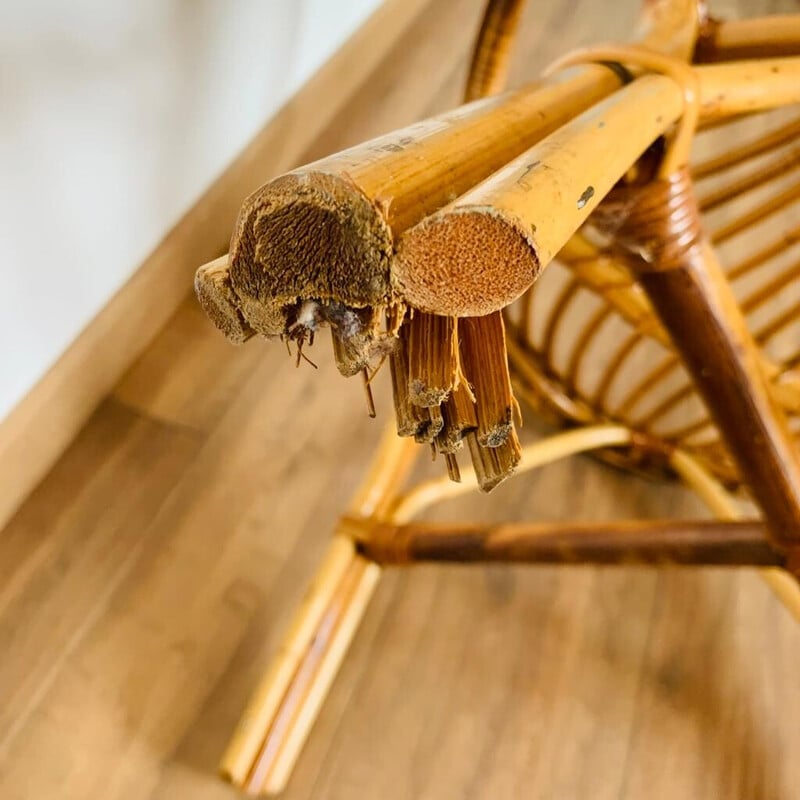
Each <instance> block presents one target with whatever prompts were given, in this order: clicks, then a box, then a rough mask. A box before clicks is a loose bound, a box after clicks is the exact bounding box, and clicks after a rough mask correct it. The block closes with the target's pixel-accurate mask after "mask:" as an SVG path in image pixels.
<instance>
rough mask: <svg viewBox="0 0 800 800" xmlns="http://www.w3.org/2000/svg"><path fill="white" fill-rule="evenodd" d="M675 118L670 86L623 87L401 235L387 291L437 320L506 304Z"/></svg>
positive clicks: (655, 81)
mask: <svg viewBox="0 0 800 800" xmlns="http://www.w3.org/2000/svg"><path fill="white" fill-rule="evenodd" d="M682 111H683V95H682V92H681V90H680V88H679V87H678V85H677V84H676V83H675V82H674V81H673V80H671V79H670V78H666V77H664V76H659V75H647V76H645V77H642V78H639V79H637V80H635V81H633V82H632V83H631V84H629V85H628V86H626V87H625V88H623V89H620V90H619V91H618V92H616V93H615V94H613V95H612V96H611V97H609V98H607V99H606V100H603V101H602V102H600V103H598V104H597V105H596V106H594V107H593V108H591V109H589V110H588V111H585V112H584V113H583V114H581V115H580V116H578V117H576V118H574V119H573V120H571V121H570V122H568V123H567V124H565V125H564V126H563V127H561V128H559V129H558V130H557V131H556V132H555V133H552V134H550V135H549V136H548V137H547V138H545V139H543V140H542V141H541V142H539V143H538V144H536V145H534V146H533V147H532V148H531V149H530V150H528V151H527V152H525V153H523V154H522V155H520V156H519V157H518V158H516V159H514V160H513V161H511V162H510V163H509V164H507V165H506V166H504V167H503V168H502V169H500V170H498V171H497V172H496V173H494V175H492V176H491V177H489V178H488V179H486V180H485V181H483V182H482V183H480V184H479V185H477V186H476V187H475V188H473V189H471V190H470V191H469V192H467V193H466V194H464V195H463V196H461V197H460V198H458V199H457V200H455V201H454V202H452V203H450V204H449V205H447V206H445V207H444V208H443V209H441V210H440V211H439V212H438V213H436V214H435V215H433V217H432V218H430V219H427V220H424V221H423V222H422V223H420V224H419V225H416V226H415V227H414V228H412V229H410V230H409V231H406V233H405V234H404V235H403V236H402V237H401V239H400V241H399V243H398V247H397V261H396V263H395V283H396V285H398V286H400V287H402V292H403V293H405V294H407V296H408V300H409V302H410V303H411V304H412V305H416V304H420V305H421V306H422V307H424V308H426V309H427V310H429V311H432V312H435V313H440V314H458V315H476V314H479V313H480V314H486V313H488V312H490V311H493V310H499V309H501V308H503V307H504V306H506V305H508V303H509V302H511V301H512V300H514V299H516V297H518V296H519V295H521V294H522V293H523V292H524V291H525V290H526V289H527V288H528V287H529V286H530V285H531V284H532V283H533V281H534V280H535V278H536V277H537V275H538V274H539V272H540V270H541V269H543V268H544V267H545V266H546V265H547V264H548V263H549V262H550V260H551V259H552V258H553V257H554V256H555V255H556V253H558V251H559V250H560V249H561V248H562V247H563V246H564V245H565V244H566V243H567V241H568V240H569V238H570V237H571V236H572V235H573V234H574V233H575V231H576V230H577V229H578V228H579V227H580V226H581V225H582V224H583V223H584V222H585V221H586V219H587V218H588V217H589V214H590V213H591V212H592V211H593V210H594V209H595V208H596V206H597V205H598V203H599V202H600V201H601V200H602V199H603V198H604V197H605V196H606V194H607V193H608V192H609V190H610V189H611V188H612V187H613V186H614V184H615V183H616V182H617V181H618V180H619V179H620V178H621V177H622V176H623V175H624V174H625V173H626V171H627V170H628V169H629V168H630V167H631V165H632V164H633V163H634V162H635V161H636V160H637V159H638V158H639V157H640V156H641V154H642V153H643V152H644V151H645V150H646V149H647V148H648V147H649V146H650V145H651V144H652V143H653V141H655V140H656V139H657V138H658V137H659V136H660V135H662V134H663V133H664V132H665V131H666V130H667V129H668V128H669V127H670V125H672V123H673V122H675V120H677V119H678V118H679V117H680V115H681V113H682Z"/></svg>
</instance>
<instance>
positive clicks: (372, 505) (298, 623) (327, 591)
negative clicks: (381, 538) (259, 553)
mask: <svg viewBox="0 0 800 800" xmlns="http://www.w3.org/2000/svg"><path fill="white" fill-rule="evenodd" d="M415 457H416V450H415V448H414V446H413V443H412V442H409V441H408V440H406V439H399V438H398V437H397V436H396V435H395V432H394V430H387V432H386V433H385V434H384V437H383V439H382V442H381V445H380V447H379V449H378V452H377V454H376V458H375V460H374V462H373V465H372V467H371V469H370V471H369V473H368V474H367V476H366V478H365V479H364V481H363V483H362V485H361V487H360V489H359V490H358V492H357V493H356V495H355V497H354V498H353V501H352V503H351V506H350V508H351V513H353V514H357V515H359V516H377V517H380V516H381V515H383V514H384V513H385V511H386V509H387V508H388V505H389V503H390V501H391V497H392V493H393V491H394V490H396V488H397V487H398V486H399V485H400V484H401V483H402V481H403V480H404V477H405V475H406V474H407V472H408V471H409V470H410V468H411V466H412V464H413V461H414V459H415ZM379 575H380V568H379V567H378V566H377V565H375V564H369V563H367V562H365V561H364V559H363V558H361V557H360V556H359V555H358V554H357V553H356V551H355V548H354V546H353V542H352V540H351V539H350V538H349V537H347V536H343V535H341V531H339V532H337V534H336V535H334V537H333V539H332V541H331V543H330V545H329V547H328V551H327V554H326V556H325V558H324V559H323V561H322V564H321V565H320V567H319V569H318V570H317V573H316V575H315V577H314V579H313V580H312V582H311V584H310V586H309V588H308V590H307V592H306V596H305V598H304V600H303V602H302V604H301V605H300V607H299V608H298V610H297V612H296V614H295V618H294V621H293V623H292V625H291V626H290V628H289V630H288V632H287V634H286V636H285V637H284V639H283V642H282V645H281V648H280V650H279V651H278V653H277V654H276V655H275V656H274V658H273V660H272V663H271V666H270V668H269V670H268V671H267V673H266V674H265V675H264V677H263V679H262V680H261V682H260V683H259V685H258V686H257V688H256V690H255V692H254V693H253V696H252V698H251V700H250V702H249V703H248V706H247V708H246V710H245V712H244V714H243V716H242V718H241V721H240V723H239V725H238V727H237V729H236V731H235V733H234V735H233V738H232V739H231V741H230V744H229V745H228V748H227V749H226V752H225V754H224V755H223V757H222V760H221V762H220V768H219V769H220V773H221V775H222V776H223V777H224V778H226V779H227V780H229V781H230V782H231V783H234V784H235V785H237V786H240V787H246V788H247V789H248V791H249V792H251V793H254V794H258V793H260V792H261V791H263V790H264V787H266V788H267V790H268V791H270V792H273V791H280V789H281V788H282V781H285V779H286V777H287V775H288V769H289V768H290V766H291V763H293V761H294V759H295V758H296V757H297V754H298V753H299V748H300V746H301V745H302V741H303V740H304V739H305V736H306V735H307V733H308V730H309V729H310V726H311V723H312V722H313V718H314V714H315V713H316V711H314V712H312V713H310V714H309V709H311V708H312V706H313V708H314V709H317V708H318V707H319V704H320V703H321V702H322V699H323V697H324V694H325V691H326V690H327V687H328V686H329V684H330V681H331V680H332V678H333V675H334V674H335V672H336V670H337V669H338V665H339V663H340V662H341V658H342V657H343V656H344V652H345V651H346V649H347V644H348V643H349V641H350V639H351V638H352V636H353V635H354V633H355V630H356V627H357V625H358V622H359V620H360V619H361V617H362V616H363V614H364V613H365V611H366V607H367V603H368V601H369V598H370V596H371V594H372V591H373V590H374V588H375V585H376V583H377V579H378V577H379ZM325 631H327V635H326V636H324V640H325V644H326V646H325V647H321V648H320V647H317V648H316V649H315V648H314V647H313V643H314V642H315V641H317V639H318V637H319V635H320V632H323V633H325ZM304 707H305V708H306V709H307V710H306V711H303V708H304ZM276 723H280V725H279V726H278V727H279V728H280V732H279V733H277V735H274V736H272V735H271V734H272V732H273V731H274V729H275V725H276ZM274 764H279V765H280V771H279V773H278V774H277V775H276V773H275V772H274V771H273V765H274Z"/></svg>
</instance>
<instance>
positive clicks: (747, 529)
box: [345, 520, 785, 567]
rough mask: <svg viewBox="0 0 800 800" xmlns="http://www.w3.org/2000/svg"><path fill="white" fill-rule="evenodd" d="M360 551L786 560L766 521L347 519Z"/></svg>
mask: <svg viewBox="0 0 800 800" xmlns="http://www.w3.org/2000/svg"><path fill="white" fill-rule="evenodd" d="M345 524H346V526H347V527H348V529H349V530H350V534H351V536H353V538H354V539H356V541H357V542H358V549H359V552H361V553H363V554H364V555H366V556H367V557H368V558H370V559H371V560H373V561H376V562H378V563H380V564H383V565H388V564H399V565H411V564H416V563H420V562H451V563H452V562H454V563H460V564H483V563H487V562H492V563H504V564H595V565H622V564H625V565H631V564H640V565H648V566H668V565H684V566H729V567H739V566H770V567H772V566H783V565H784V563H785V557H784V555H783V553H782V552H781V551H780V550H778V549H776V548H775V547H774V546H773V545H772V543H771V542H770V540H769V537H768V536H767V533H766V527H765V525H764V523H763V522H762V521H760V520H748V521H737V522H730V521H709V520H622V521H615V522H602V523H597V522H557V523H552V522H550V523H547V522H545V523H529V522H523V523H502V524H495V525H491V524H488V525H486V524H484V525H479V524H468V523H431V522H417V523H408V524H406V525H392V524H389V523H381V524H378V525H371V524H368V523H365V522H364V521H363V520H349V521H346V523H345Z"/></svg>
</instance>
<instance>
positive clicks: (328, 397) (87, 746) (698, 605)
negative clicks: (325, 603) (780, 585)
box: [0, 0, 800, 800]
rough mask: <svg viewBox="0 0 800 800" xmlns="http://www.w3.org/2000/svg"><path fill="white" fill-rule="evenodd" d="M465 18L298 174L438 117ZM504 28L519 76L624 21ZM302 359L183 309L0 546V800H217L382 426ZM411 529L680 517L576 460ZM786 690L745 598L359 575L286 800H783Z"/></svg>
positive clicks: (422, 47) (557, 577)
mask: <svg viewBox="0 0 800 800" xmlns="http://www.w3.org/2000/svg"><path fill="white" fill-rule="evenodd" d="M749 5H750V7H749V8H748V13H749V14H753V13H756V9H754V8H753V7H752V4H749ZM758 5H759V6H761V8H762V9H764V10H770V11H773V10H779V9H776V8H774V7H772V6H770V7H769V8H768V7H767V4H766V3H759V4H758ZM481 6H482V2H481V0H447V2H434V3H432V4H431V5H430V6H429V8H428V10H427V11H425V12H424V14H423V16H422V17H421V18H420V20H419V22H418V24H416V25H415V26H414V27H413V28H412V29H411V30H410V31H409V33H408V34H407V35H406V36H405V38H404V39H403V40H402V41H401V42H400V44H399V45H398V46H397V48H396V49H395V50H394V51H393V52H392V53H390V54H388V56H387V57H386V59H385V61H384V62H383V64H381V66H380V68H379V69H378V70H377V71H376V72H375V74H374V75H373V76H372V78H371V79H370V81H369V84H368V87H367V88H365V89H363V90H362V91H360V92H359V93H358V94H357V95H356V96H355V97H354V98H353V99H352V101H351V102H350V104H349V105H348V107H347V109H346V110H345V112H343V113H342V114H341V115H340V116H339V118H338V119H336V120H335V121H334V123H333V124H332V125H331V126H330V127H329V129H328V130H326V132H325V133H324V135H323V136H321V137H320V139H319V140H318V141H317V142H316V143H315V145H314V148H313V151H312V152H310V153H308V154H307V158H305V159H304V160H309V159H310V158H312V157H314V156H316V155H320V154H322V153H325V152H328V151H331V150H334V149H337V148H340V147H342V146H345V145H346V144H348V143H351V142H354V141H357V140H359V139H364V138H366V137H368V136H371V135H373V134H376V133H379V132H381V131H383V130H386V129H389V128H392V127H395V126H397V125H400V124H402V123H405V122H409V121H412V120H414V119H416V118H419V117H420V116H423V115H425V114H427V113H430V112H432V111H434V110H439V109H442V108H445V107H447V106H448V105H452V104H453V103H454V102H456V100H457V98H458V89H459V86H460V85H461V83H462V81H463V77H464V59H465V54H466V52H467V48H468V45H469V42H470V40H471V38H472V34H473V28H474V25H475V22H476V20H477V16H478V13H479V8H480V7H481ZM531 6H532V8H531V9H530V12H529V13H528V15H527V17H526V23H525V33H524V39H525V42H526V45H527V48H528V50H527V52H528V54H529V59H528V61H527V62H525V63H523V61H524V60H523V59H518V63H517V68H516V69H517V75H520V74H521V73H522V72H527V73H533V72H535V71H536V70H537V69H538V68H539V67H541V66H542V65H544V64H545V63H546V62H547V61H548V60H550V59H551V58H553V57H554V56H555V55H557V54H558V53H561V52H563V51H564V50H566V49H567V48H569V47H572V46H575V45H577V44H580V43H585V42H589V41H593V40H595V41H602V40H606V39H610V38H613V37H619V36H621V35H623V34H624V33H625V31H627V30H629V29H630V24H631V20H632V19H633V17H634V13H635V12H634V4H633V3H630V2H629V3H626V4H625V5H624V7H623V5H622V4H617V3H614V4H612V3H610V2H607V3H605V4H602V6H601V4H594V3H590V2H589V0H574V1H573V2H569V3H560V2H555V0H551V1H550V2H537V3H531ZM612 9H613V10H612ZM724 11H726V12H727V11H728V5H726V7H725V9H724ZM316 358H317V360H318V361H319V362H320V370H319V371H318V372H317V371H314V370H312V369H311V368H309V367H307V365H304V366H303V367H302V368H301V369H299V370H295V368H294V366H293V364H292V362H291V361H290V359H289V358H287V356H286V353H285V350H283V349H282V348H281V347H280V346H277V345H270V344H267V343H263V342H251V343H250V344H249V345H247V346H245V347H243V348H241V349H234V348H232V347H230V346H229V345H227V344H226V343H225V341H223V339H222V338H221V337H220V336H218V335H217V333H216V332H215V331H213V330H212V329H211V327H210V325H209V324H208V323H207V322H206V320H205V319H204V317H203V316H202V315H201V313H200V312H199V310H198V308H197V306H196V305H195V303H194V301H193V300H192V299H187V301H186V303H185V304H184V305H183V307H182V308H181V309H180V311H179V312H178V313H177V314H176V316H175V317H174V318H173V320H172V321H171V323H170V324H169V326H168V327H167V329H165V330H164V331H163V333H162V334H161V335H160V336H159V337H158V339H157V340H156V341H155V342H154V343H153V344H152V346H151V347H150V348H149V350H148V351H147V353H146V354H145V355H144V357H143V358H142V359H141V360H140V362H139V363H138V364H136V365H135V366H134V367H133V368H132V369H131V371H130V372H129V374H128V375H127V376H126V377H125V379H124V380H123V381H122V383H121V384H120V385H119V386H118V388H117V389H116V391H115V392H114V393H113V394H112V396H110V397H109V398H108V399H107V400H106V401H105V402H104V403H103V405H102V406H101V407H100V408H99V409H98V410H97V412H96V414H95V415H94V416H93V418H92V419H91V421H90V422H89V424H88V425H87V426H86V428H85V429H84V431H83V432H82V433H81V435H80V436H79V438H78V439H77V440H76V441H75V443H74V445H73V446H72V447H71V448H70V449H69V451H68V452H67V453H66V454H65V455H64V457H63V458H62V459H61V461H60V462H59V463H58V464H57V466H56V467H55V468H54V470H53V471H52V473H51V474H50V475H49V476H48V477H47V478H46V480H45V481H44V483H43V484H42V485H41V486H40V487H39V489H38V490H37V491H36V492H35V493H34V495H33V496H32V497H31V498H30V500H29V501H28V502H27V503H26V504H25V505H24V507H23V508H22V509H21V511H20V512H19V513H18V514H17V515H16V517H15V518H14V520H13V521H12V522H11V523H10V525H9V526H8V527H7V528H6V529H5V530H4V531H3V532H2V533H0V698H2V701H1V702H0V798H2V800H33V799H34V798H36V799H37V800H38V799H39V798H46V799H47V800H49V798H59V800H68V799H70V798H80V799H81V800H83V799H84V798H103V800H115V799H116V798H125V799H127V798H131V800H132V799H133V798H136V800H145V799H146V798H148V799H149V798H152V799H153V800H155V799H156V798H158V799H159V800H183V798H192V800H212V799H213V800H223V799H224V798H232V797H234V796H235V792H234V791H233V790H232V789H231V788H230V787H228V786H226V785H224V784H223V783H221V782H220V781H219V780H218V779H217V778H216V776H215V765H216V762H217V760H218V758H219V756H220V754H221V752H222V750H223V748H224V746H225V743H226V740H227V739H228V737H229V735H230V733H231V731H232V729H233V727H234V725H235V723H236V721H237V718H238V715H239V713H240V711H241V710H242V708H243V705H244V703H245V700H246V698H247V696H248V694H249V692H250V690H251V689H252V687H253V686H254V684H255V682H256V681H257V680H258V678H259V677H260V675H261V673H262V671H263V669H264V668H265V665H266V663H267V661H268V659H269V657H270V654H271V653H272V652H273V650H274V648H275V647H276V645H277V643H278V642H279V639H280V635H281V632H282V630H283V628H284V626H285V625H286V623H287V621H288V619H289V617H290V614H291V611H292V609H293V607H294V605H295V604H296V603H297V601H298V600H299V598H300V596H301V594H302V592H303V590H304V586H305V584H306V581H307V580H308V578H309V576H310V575H311V574H312V572H313V570H314V567H315V564H316V562H317V560H318V558H319V556H320V554H321V552H322V551H323V549H324V547H325V543H326V540H327V537H328V536H329V534H330V531H331V527H332V525H333V522H334V520H335V519H336V517H337V515H338V513H339V512H340V511H341V510H342V509H343V507H344V505H345V503H346V502H347V500H348V498H349V496H350V494H351V492H352V490H353V489H354V487H355V485H356V483H357V482H358V480H359V478H360V476H361V475H362V474H363V472H364V470H365V467H366V464H367V463H368V459H369V454H370V452H371V451H372V450H373V448H374V445H375V443H376V441H377V438H378V436H379V433H380V427H381V425H382V424H383V421H385V420H388V419H389V416H390V401H389V396H388V393H387V386H386V383H387V378H388V375H384V376H383V382H382V383H381V385H380V386H379V388H378V392H377V394H378V398H377V399H378V405H379V417H380V418H379V420H377V421H373V420H370V419H368V418H367V416H366V413H365V411H364V408H363V398H362V395H361V387H360V385H359V384H358V382H356V381H344V380H341V379H339V378H338V376H337V375H336V374H335V371H334V369H333V367H332V365H331V359H330V358H329V357H327V355H326V356H323V355H322V353H321V350H320V349H317V352H316ZM534 427H535V426H534V425H528V427H527V428H526V431H527V433H526V435H527V436H528V437H530V436H531V435H533V433H534V432H533V430H532V428H534ZM424 468H425V469H430V466H429V465H424ZM439 513H441V514H456V513H457V514H459V515H461V514H466V515H469V516H473V517H476V518H487V519H488V518H499V517H503V518H506V519H522V518H526V517H531V516H535V517H536V518H539V519H566V518H573V517H575V516H576V515H577V516H579V517H583V518H594V519H605V518H614V517H635V516H639V517H647V516H655V515H661V514H675V515H679V514H689V513H693V514H697V513H699V509H698V506H697V504H696V502H695V501H694V500H693V499H692V498H691V497H689V496H688V495H687V494H686V493H684V492H683V491H682V490H681V489H679V488H678V487H675V486H664V485H659V484H648V483H645V482H643V481H640V480H638V479H636V478H632V477H629V476H627V475H625V474H623V473H619V472H616V471H613V470H611V469H610V468H607V467H604V466H601V465H599V464H598V463H596V462H594V461H592V460H589V459H586V458H578V459H573V460H570V461H568V462H564V463H560V464H557V465H555V466H553V467H550V468H547V469H545V470H542V471H541V472H539V473H536V474H533V475H531V476H528V477H523V478H520V479H518V480H515V481H511V482H510V483H509V484H508V485H505V486H503V487H501V488H500V489H498V490H497V491H496V493H494V494H493V495H492V496H491V497H490V498H488V499H486V498H482V497H474V498H470V499H469V500H467V501H459V504H458V505H454V506H453V507H452V508H446V509H443V510H442V511H441V512H439ZM798 664H800V630H799V629H798V628H797V627H796V626H795V625H794V624H793V623H792V621H791V620H790V618H789V616H788V614H787V613H785V612H784V610H783V609H782V608H781V607H780V606H779V605H778V604H777V602H776V601H775V600H774V599H773V598H772V596H771V595H770V593H769V592H768V590H767V589H766V588H765V587H764V586H763V585H762V583H761V582H760V581H759V580H758V578H757V577H756V576H755V575H753V574H752V573H751V572H747V571H723V570H716V571H714V570H706V571H702V572H687V571H680V570H664V571H651V570H645V569H588V568H570V569H557V568H531V569H503V568H463V569H459V568H447V569H443V568H417V569H415V570H414V571H398V572H392V573H387V574H386V575H385V577H384V578H383V580H382V583H381V585H380V586H379V589H378V591H377V595H376V598H375V600H374V601H373V604H372V606H371V608H370V610H369V612H368V615H367V617H366V620H365V622H364V624H363V626H362V628H361V630H360V632H359V634H358V636H357V638H356V640H355V643H354V646H353V648H352V650H351V652H350V653H349V655H348V657H347V659H346V661H345V663H344V666H343V669H342V671H341V673H340V675H339V677H338V679H337V680H336V683H335V684H334V688H333V691H332V693H331V696H330V698H329V699H328V701H327V703H326V704H325V706H324V709H323V712H322V715H321V717H320V719H319V721H318V723H317V725H316V726H315V728H314V730H313V732H312V735H311V738H310V741H309V743H308V745H307V747H306V749H305V751H304V753H303V755H302V756H301V759H300V762H299V765H298V768H297V771H296V773H295V775H294V778H293V780H292V782H291V784H290V787H289V789H288V791H287V794H286V797H287V798H291V800H299V799H300V798H314V799H315V800H318V799H319V798H342V800H344V798H347V799H348V800H353V799H354V798H355V799H360V798H367V799H368V800H373V799H375V800H378V799H380V800H395V799H399V798H408V800H416V799H418V798H429V799H430V800H447V799H448V798H491V799H492V800H494V799H495V798H523V797H524V798H537V799H538V798H553V799H554V800H556V799H557V800H573V799H574V798H591V800H603V799H604V798H631V799H635V798H644V797H646V798H707V799H708V800H720V799H721V798H722V799H726V798H758V799H759V800H779V799H783V800H789V799H790V798H797V797H800V758H798V755H797V753H798V750H800V724H799V723H798V720H800V678H799V677H798V667H797V665H798Z"/></svg>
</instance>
